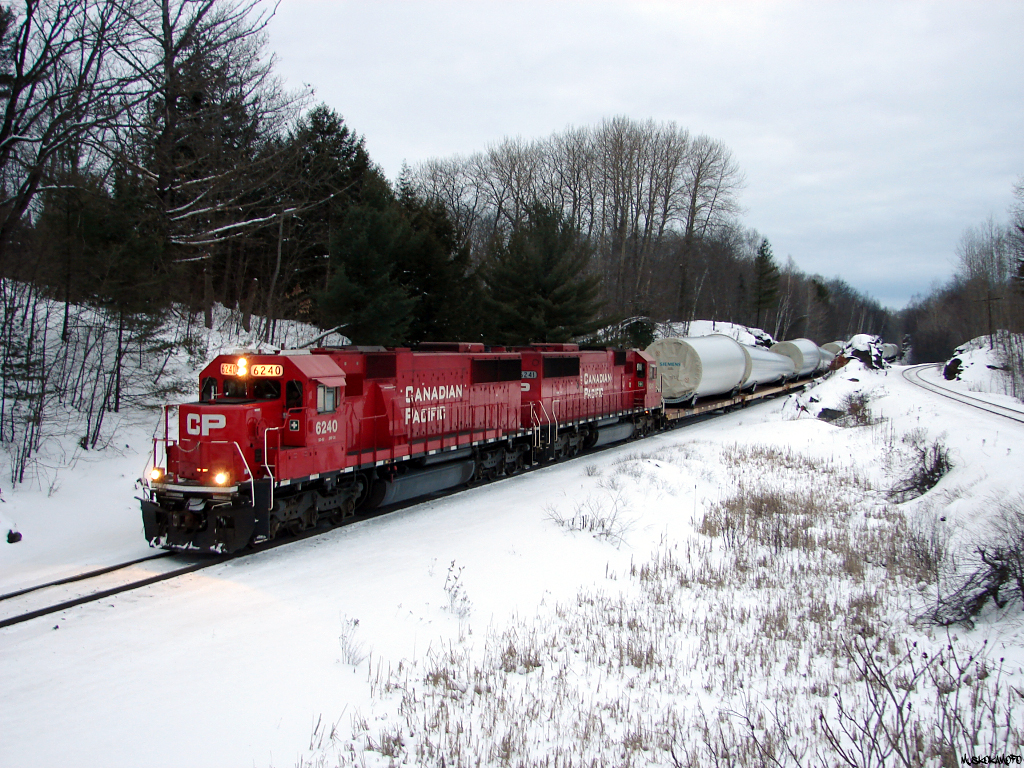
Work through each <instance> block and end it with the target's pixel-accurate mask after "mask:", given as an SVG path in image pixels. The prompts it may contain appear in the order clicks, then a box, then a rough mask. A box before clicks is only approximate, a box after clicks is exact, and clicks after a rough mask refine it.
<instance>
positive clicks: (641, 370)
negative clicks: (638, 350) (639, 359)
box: [636, 363, 647, 379]
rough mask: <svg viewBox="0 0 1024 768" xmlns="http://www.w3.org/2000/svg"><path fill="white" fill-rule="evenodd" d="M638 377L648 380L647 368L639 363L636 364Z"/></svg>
mask: <svg viewBox="0 0 1024 768" xmlns="http://www.w3.org/2000/svg"><path fill="white" fill-rule="evenodd" d="M636 377H637V378H638V379H646V378H647V366H646V365H644V364H643V363H637V364H636Z"/></svg>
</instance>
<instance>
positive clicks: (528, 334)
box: [484, 203, 601, 344]
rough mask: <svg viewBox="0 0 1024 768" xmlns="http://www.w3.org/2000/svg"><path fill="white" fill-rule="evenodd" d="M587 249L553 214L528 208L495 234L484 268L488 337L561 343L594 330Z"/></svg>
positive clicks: (593, 282)
mask: <svg viewBox="0 0 1024 768" xmlns="http://www.w3.org/2000/svg"><path fill="white" fill-rule="evenodd" d="M592 253H593V251H592V249H591V247H590V245H589V244H588V243H587V242H586V240H585V239H584V238H583V236H582V235H581V234H580V232H579V230H577V229H575V228H574V227H573V226H572V225H571V224H570V223H569V222H567V221H566V220H564V219H563V218H562V216H561V215H560V214H559V213H557V212H556V211H553V210H552V209H550V208H548V207H546V206H544V205H542V204H540V203H534V204H533V205H532V206H530V208H529V210H528V216H527V219H526V221H525V222H524V223H523V224H521V225H519V226H518V227H517V228H515V229H514V230H513V231H512V232H511V233H510V234H509V235H508V236H507V237H500V236H499V237H497V238H495V240H494V241H493V243H492V244H491V248H490V253H489V258H488V263H487V265H486V266H485V269H484V283H485V285H486V288H487V292H488V295H487V300H486V301H487V306H488V308H489V309H490V312H491V315H492V318H493V325H494V327H493V330H492V332H491V333H492V335H493V337H494V339H495V340H496V341H498V342H499V343H504V344H528V343H530V342H541V341H548V342H565V341H569V340H571V339H572V338H574V337H577V336H582V335H585V334H587V333H592V332H593V331H595V330H596V329H597V328H598V327H599V326H600V325H601V323H600V321H599V320H598V319H597V316H598V311H599V308H600V307H599V304H598V300H597V296H598V289H599V279H598V278H597V277H595V276H592V275H588V274H587V269H588V266H589V264H590V258H591V255H592Z"/></svg>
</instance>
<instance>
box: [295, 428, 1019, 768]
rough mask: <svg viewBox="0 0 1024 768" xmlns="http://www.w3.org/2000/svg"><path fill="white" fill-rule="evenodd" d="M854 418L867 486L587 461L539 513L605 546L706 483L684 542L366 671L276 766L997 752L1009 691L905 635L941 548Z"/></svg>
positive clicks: (785, 451) (824, 467)
mask: <svg viewBox="0 0 1024 768" xmlns="http://www.w3.org/2000/svg"><path fill="white" fill-rule="evenodd" d="M864 423H868V424H869V426H865V427H860V428H859V429H861V430H863V431H864V434H865V435H867V437H865V438H863V439H862V440H861V441H860V445H861V447H862V448H864V447H867V448H868V449H870V450H872V451H874V453H875V455H874V456H871V457H864V458H867V459H871V460H873V462H874V464H875V465H884V466H888V467H889V470H890V471H889V473H888V474H886V475H885V476H884V477H880V476H877V475H878V473H874V474H875V475H876V476H873V475H872V473H871V472H867V471H864V470H862V469H859V467H860V466H861V465H860V464H858V463H857V462H856V461H854V460H852V459H849V458H848V459H847V460H838V459H834V458H829V459H825V458H822V457H821V456H820V455H814V454H810V453H802V452H800V451H798V450H796V449H794V448H792V447H785V448H778V447H773V446H770V445H762V444H753V445H750V444H743V445H727V446H725V447H721V446H718V445H713V444H710V443H709V444H697V443H693V442H691V443H685V444H679V445H675V446H671V447H666V448H664V449H662V450H658V451H653V452H650V453H638V454H631V455H629V456H626V457H625V458H624V459H623V460H621V461H620V462H618V463H617V464H615V465H614V466H613V467H612V469H611V470H610V471H609V472H607V473H605V474H603V475H602V472H601V471H600V470H599V469H597V468H596V466H593V465H592V466H589V467H587V468H586V472H585V474H586V475H587V476H588V477H594V476H600V480H599V481H598V483H597V488H596V489H595V490H594V491H593V492H592V493H591V494H590V495H588V496H585V497H583V498H581V499H575V500H573V501H571V502H569V504H568V506H567V507H566V508H565V509H561V510H560V509H558V508H554V507H552V508H551V509H549V510H548V515H549V519H550V520H551V521H552V522H553V523H555V524H556V525H558V526H560V527H562V528H564V529H565V530H566V531H567V532H569V533H570V534H571V535H578V532H586V533H589V534H592V535H594V536H596V537H599V538H601V539H605V540H608V541H609V542H610V543H611V544H613V545H616V546H618V545H620V544H622V543H623V541H624V540H626V539H627V537H628V534H629V531H630V529H631V528H632V527H633V526H634V525H636V524H637V521H639V520H640V519H641V518H642V512H643V507H644V504H645V503H646V502H649V501H650V499H651V498H652V496H655V497H659V498H662V499H665V498H669V499H671V498H673V497H676V496H677V495H679V493H680V489H681V488H682V487H683V486H684V485H689V486H690V487H693V484H694V482H698V483H699V482H700V481H701V479H702V478H703V479H705V480H709V481H710V480H715V481H716V482H718V483H719V484H722V485H723V487H725V488H726V489H727V490H726V492H725V493H724V494H723V495H722V497H721V498H718V499H715V500H712V501H710V502H708V503H706V504H704V505H702V506H701V507H699V508H698V507H696V503H695V507H694V510H688V509H681V508H680V507H681V506H682V505H676V508H675V509H676V514H677V515H685V516H687V517H690V516H692V520H690V525H689V526H688V528H687V530H688V533H687V534H686V535H683V536H675V537H674V536H669V535H668V534H664V535H662V536H661V541H660V542H659V544H658V545H657V547H656V548H655V549H654V551H652V552H651V553H650V555H649V556H648V557H646V558H642V559H641V560H639V561H637V562H634V563H633V564H632V565H631V567H629V569H628V570H627V571H625V572H621V573H616V572H614V571H613V570H609V571H608V572H607V573H606V579H605V582H604V583H603V584H597V585H593V586H590V587H586V588H582V589H581V590H580V591H579V593H578V594H577V596H576V599H575V600H574V601H571V602H567V603H561V604H557V605H554V606H542V607H541V609H540V610H539V611H538V613H537V615H536V616H535V617H533V618H530V619H519V620H516V621H514V622H512V623H511V624H509V625H508V626H504V627H490V628H488V629H487V630H486V631H484V632H482V633H478V634H473V633H472V628H469V630H468V631H462V632H460V636H459V640H458V641H455V640H451V641H445V642H443V643H440V644H437V645H435V646H434V647H432V648H431V649H430V651H429V652H428V653H427V654H426V657H425V658H420V659H416V660H412V661H410V660H403V661H401V662H399V663H397V664H388V663H386V662H384V661H380V660H376V661H374V660H371V662H370V663H369V664H368V665H367V685H368V686H369V688H370V694H371V697H372V700H373V702H374V707H373V710H374V713H373V714H372V715H370V714H362V713H356V714H354V715H351V716H350V717H349V721H348V722H343V721H337V722H335V723H333V724H330V723H328V724H324V723H320V724H318V725H317V726H316V728H315V729H314V734H313V740H312V742H311V744H310V750H309V751H308V752H306V754H305V755H304V756H303V757H301V758H300V759H299V762H298V764H299V765H300V766H303V767H305V766H327V765H359V766H362V765H367V766H371V765H372V766H379V765H445V766H475V765H508V766H591V765H619V766H641V765H669V766H673V765H697V764H703V763H706V762H707V761H708V760H709V759H711V760H715V761H727V762H729V763H730V764H735V765H797V766H811V765H827V766H831V765H857V766H883V765H884V766H889V765H914V766H952V765H956V764H959V761H960V756H961V755H977V754H992V755H997V754H1007V753H1012V752H1014V751H1015V750H1016V751H1019V749H1018V748H1019V746H1020V745H1021V744H1022V743H1024V732H1022V730H1021V727H1020V724H1019V717H1016V718H1015V715H1019V711H1020V707H1021V702H1022V699H1021V697H1022V691H1021V690H1020V689H1019V688H1015V687H1014V686H1013V685H1011V684H1010V682H1009V681H1008V679H1007V677H1006V675H1004V674H1003V672H1002V669H1001V665H1000V660H999V659H998V658H990V657H989V654H988V653H987V651H986V647H985V646H984V645H982V646H980V647H973V648H971V647H965V646H964V645H963V644H961V643H960V642H959V641H958V640H957V639H956V637H955V636H953V635H951V634H949V633H948V632H946V631H945V630H938V629H936V628H934V627H929V626H915V625H913V617H914V616H915V615H919V614H920V612H921V610H922V609H923V608H924V607H925V606H927V605H929V604H933V603H934V601H935V599H936V595H937V594H938V580H939V578H940V572H941V564H942V562H943V561H944V559H945V557H946V547H947V544H948V542H947V539H946V537H945V534H943V533H942V532H941V529H940V528H937V527H936V525H935V523H934V520H932V521H929V520H928V519H926V518H924V517H921V516H917V517H915V518H914V519H908V518H907V516H906V513H905V512H904V511H903V509H902V508H901V507H900V506H898V505H896V504H895V503H893V501H892V500H891V494H890V490H891V488H892V485H893V483H894V482H895V481H896V480H898V479H899V478H900V477H902V476H903V475H904V474H905V473H906V471H907V469H908V467H909V466H910V464H911V463H912V461H913V458H914V456H915V455H918V456H919V455H920V454H921V453H922V451H921V445H920V441H919V440H917V438H915V437H914V436H911V437H910V438H909V439H907V440H904V439H903V438H902V437H901V436H898V435H896V434H895V433H894V432H892V430H887V428H886V427H885V425H879V424H877V423H875V424H873V425H871V422H870V421H865V422H864ZM672 477H675V478H676V479H675V480H674V481H673V480H672ZM684 527H685V526H684ZM461 618H466V615H462V617H461ZM1018 685H1019V682H1018ZM342 734H344V736H343V735H342Z"/></svg>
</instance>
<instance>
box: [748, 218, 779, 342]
mask: <svg viewBox="0 0 1024 768" xmlns="http://www.w3.org/2000/svg"><path fill="white" fill-rule="evenodd" d="M778 296H779V268H778V266H777V265H776V264H775V258H774V257H773V256H772V246H771V243H769V242H768V239H767V238H764V239H762V240H761V245H760V246H759V247H758V249H757V256H756V257H755V258H754V309H755V311H756V312H757V317H756V318H755V320H754V326H755V327H757V328H760V327H761V313H762V312H763V311H765V310H768V309H771V308H772V307H773V306H775V300H776V299H777V298H778Z"/></svg>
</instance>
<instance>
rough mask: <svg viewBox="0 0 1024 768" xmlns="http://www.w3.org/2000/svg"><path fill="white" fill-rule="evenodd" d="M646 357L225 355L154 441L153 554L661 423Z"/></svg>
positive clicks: (301, 520) (574, 352) (148, 500)
mask: <svg viewBox="0 0 1024 768" xmlns="http://www.w3.org/2000/svg"><path fill="white" fill-rule="evenodd" d="M656 375H657V372H656V364H655V362H654V359H653V358H652V357H650V356H649V355H647V354H645V353H644V352H641V351H639V350H614V349H601V350H581V349H580V348H579V347H578V346H577V345H575V344H540V345H533V346H531V347H524V348H517V349H504V348H490V349H487V348H485V347H484V346H483V345H482V344H424V345H421V346H420V347H417V348H416V349H383V348H380V347H373V348H368V347H342V348H329V349H313V350H293V351H284V352H280V353H276V354H260V353H239V354H236V355H222V356H220V357H217V358H216V359H214V360H213V362H212V363H210V364H209V365H208V366H207V367H206V368H205V369H204V370H203V371H202V373H201V374H200V381H199V383H200V398H199V402H197V403H189V404H187V405H181V406H180V407H178V409H177V437H176V438H175V437H173V436H172V433H173V428H172V423H171V410H172V407H168V408H167V409H166V410H165V419H164V435H163V437H162V438H157V439H155V440H154V451H153V459H152V466H151V467H150V468H149V472H148V473H147V481H146V483H147V485H146V492H145V494H144V498H143V499H141V502H142V517H143V522H144V524H145V531H146V538H147V539H148V540H149V542H150V544H151V545H153V546H161V547H165V548H170V549H190V550H202V551H214V552H233V551H235V550H238V549H241V548H243V547H245V546H247V545H248V544H250V543H253V542H257V541H263V540H266V539H270V538H273V537H274V536H276V535H277V533H278V531H280V530H281V529H282V528H283V529H286V530H289V531H292V532H298V531H302V530H304V529H306V528H310V527H312V526H315V525H317V524H318V522H319V521H320V520H321V519H323V518H325V517H326V518H329V519H330V520H331V521H333V522H338V521H341V520H342V519H344V518H345V517H347V516H349V515H352V514H353V513H354V510H355V509H356V507H357V506H361V505H363V506H375V505H380V504H390V503H394V502H398V501H403V500H405V499H409V498H414V497H416V496H422V495H425V494H429V493H434V492H436V491H440V490H443V489H445V488H451V487H454V486H457V485H460V484H464V483H468V482H471V481H474V480H483V479H489V478H493V477H497V476H500V475H506V474H514V473H515V472H518V471H521V470H522V469H524V468H526V467H527V466H530V465H532V464H535V463H538V462H541V461H547V460H551V459H558V458H561V457H564V456H572V455H575V454H578V453H579V452H581V451H582V450H584V449H585V448H587V447H592V446H596V445H602V444H606V443H611V442H615V441H618V440H624V439H627V438H629V437H632V436H634V435H636V436H639V435H643V434H646V433H647V432H648V431H650V430H651V429H654V428H657V427H658V426H660V425H661V424H662V423H663V421H664V411H663V406H662V403H661V396H660V395H659V393H658V392H657V388H656V387H655V386H654V382H655V380H656Z"/></svg>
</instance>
